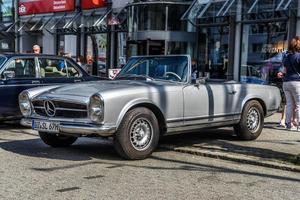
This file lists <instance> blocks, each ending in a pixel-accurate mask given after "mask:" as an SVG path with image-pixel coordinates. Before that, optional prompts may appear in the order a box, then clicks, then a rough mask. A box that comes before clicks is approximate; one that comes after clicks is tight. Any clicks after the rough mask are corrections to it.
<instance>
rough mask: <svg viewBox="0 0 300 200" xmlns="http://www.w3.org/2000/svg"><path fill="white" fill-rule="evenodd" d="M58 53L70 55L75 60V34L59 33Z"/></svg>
mask: <svg viewBox="0 0 300 200" xmlns="http://www.w3.org/2000/svg"><path fill="white" fill-rule="evenodd" d="M58 54H59V55H61V56H67V57H71V58H73V59H74V60H75V59H76V55H77V36H76V35H59V38H58Z"/></svg>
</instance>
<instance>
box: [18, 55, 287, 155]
mask: <svg viewBox="0 0 300 200" xmlns="http://www.w3.org/2000/svg"><path fill="white" fill-rule="evenodd" d="M191 70H192V69H191V59H190V57H189V56H186V55H176V56H147V57H145V56H143V57H133V58H131V59H130V60H129V62H128V63H127V65H125V66H124V68H123V69H122V70H121V72H120V73H119V75H118V76H117V78H116V79H115V80H113V81H102V82H101V81H99V82H90V83H81V84H78V85H76V86H75V85H72V84H71V85H64V86H51V87H41V88H37V89H31V90H26V91H24V92H22V93H21V94H20V96H19V104H20V109H21V111H22V113H23V115H24V117H25V118H24V119H23V120H22V124H23V125H25V126H30V127H32V128H33V129H34V130H37V131H39V135H40V137H41V139H42V140H43V141H44V142H45V143H46V144H48V145H50V146H52V147H64V146H68V145H71V144H73V143H74V142H75V141H76V139H77V138H78V137H80V136H103V137H113V138H114V146H115V149H116V151H117V152H118V153H119V154H120V155H121V156H122V157H124V158H126V159H144V158H146V157H147V156H149V155H150V154H151V153H152V152H153V150H154V149H155V148H156V146H157V144H158V141H159V138H160V136H162V135H167V134H174V133H183V132H187V131H191V130H198V129H201V128H208V127H221V126H233V127H234V130H235V132H236V134H237V135H238V136H239V137H240V138H241V139H243V140H254V139H256V138H257V137H258V136H259V135H260V133H261V131H262V128H263V125H264V117H265V116H268V115H271V114H272V113H274V112H275V111H276V110H277V109H278V107H279V104H280V101H281V97H280V92H279V89H278V88H276V87H273V86H266V85H255V84H240V83H237V82H234V81H227V82H226V81H224V82H214V81H205V80H203V79H199V80H196V81H195V80H192V76H191V74H192V71H191Z"/></svg>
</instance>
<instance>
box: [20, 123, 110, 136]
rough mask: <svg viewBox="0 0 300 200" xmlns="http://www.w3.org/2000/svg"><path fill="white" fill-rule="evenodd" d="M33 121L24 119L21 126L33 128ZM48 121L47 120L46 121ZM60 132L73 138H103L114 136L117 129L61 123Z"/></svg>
mask: <svg viewBox="0 0 300 200" xmlns="http://www.w3.org/2000/svg"><path fill="white" fill-rule="evenodd" d="M32 120H33V119H26V118H25V119H24V118H23V119H22V120H21V125H22V126H25V127H29V128H32V127H31V126H32ZM44 121H47V120H44ZM59 132H60V133H62V134H64V133H65V134H67V135H73V136H89V135H99V136H103V137H109V136H112V135H113V134H114V133H115V132H116V127H108V126H101V125H98V126H97V125H91V124H72V123H69V122H67V123H64V122H61V121H60V125H59Z"/></svg>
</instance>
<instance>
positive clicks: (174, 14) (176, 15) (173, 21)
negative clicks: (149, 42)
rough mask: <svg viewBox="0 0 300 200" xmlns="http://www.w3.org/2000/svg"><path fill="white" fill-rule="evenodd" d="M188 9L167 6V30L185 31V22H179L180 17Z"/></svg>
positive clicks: (184, 6) (181, 6) (178, 6)
mask: <svg viewBox="0 0 300 200" xmlns="http://www.w3.org/2000/svg"><path fill="white" fill-rule="evenodd" d="M187 9H188V6H187V5H169V6H168V30H169V31H186V30H187V20H181V17H182V15H183V14H184V13H185V12H186V10H187Z"/></svg>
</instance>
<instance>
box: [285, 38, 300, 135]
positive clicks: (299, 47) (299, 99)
mask: <svg viewBox="0 0 300 200" xmlns="http://www.w3.org/2000/svg"><path fill="white" fill-rule="evenodd" d="M283 65H284V66H285V68H286V69H285V74H284V77H283V91H284V94H285V98H286V119H285V123H286V127H287V129H288V130H298V126H299V123H298V122H297V124H296V127H294V126H293V123H292V119H293V115H294V111H295V109H296V112H295V115H296V116H294V118H296V119H299V117H298V116H300V37H299V36H296V37H295V38H293V39H292V40H291V41H290V44H289V47H288V52H287V53H286V55H285V56H284V58H283Z"/></svg>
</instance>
